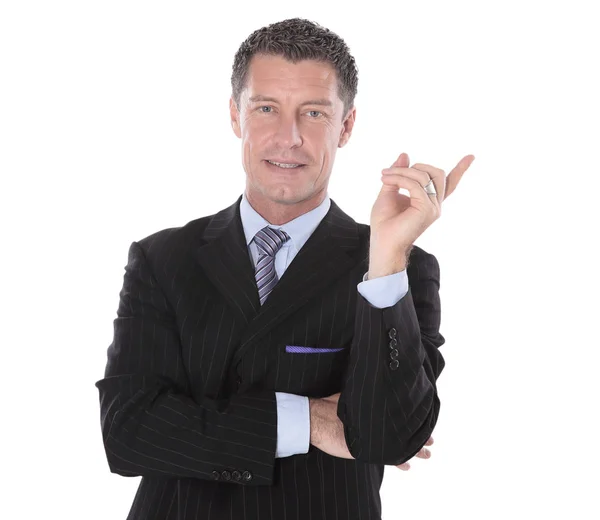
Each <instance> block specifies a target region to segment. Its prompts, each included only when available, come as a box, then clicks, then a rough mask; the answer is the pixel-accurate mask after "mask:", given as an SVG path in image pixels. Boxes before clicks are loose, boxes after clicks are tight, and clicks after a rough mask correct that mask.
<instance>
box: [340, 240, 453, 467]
mask: <svg viewBox="0 0 600 520" xmlns="http://www.w3.org/2000/svg"><path fill="white" fill-rule="evenodd" d="M412 252H413V254H411V256H410V258H409V264H408V266H407V270H408V277H409V289H408V292H407V293H406V294H405V295H404V296H403V297H402V298H401V299H400V300H399V301H398V302H397V303H395V304H394V305H392V306H390V307H384V308H381V309H379V308H377V307H374V306H373V305H371V304H370V303H369V302H368V301H367V300H366V299H365V298H364V297H363V296H362V295H361V294H360V293H359V294H358V295H357V303H356V321H355V330H354V337H353V340H352V344H351V349H350V353H349V360H348V366H347V369H346V373H345V377H344V380H343V382H342V392H341V395H340V398H339V401H338V409H337V415H338V417H339V418H340V420H341V421H342V423H343V425H344V436H345V439H346V444H347V445H348V449H349V451H350V453H351V454H352V456H353V457H354V458H355V459H357V460H359V461H362V462H367V463H371V464H386V465H397V464H401V463H403V462H405V461H407V460H409V459H411V458H412V457H414V456H415V455H416V453H418V452H419V450H420V449H421V448H422V447H423V446H424V445H425V443H426V442H427V440H428V439H429V437H430V436H431V434H432V432H433V429H434V427H435V424H436V422H437V418H438V414H439V409H440V401H439V398H438V395H437V388H436V380H437V378H438V377H439V375H440V373H441V371H442V370H443V368H444V359H443V357H442V355H441V354H440V352H439V351H438V348H439V347H440V346H441V345H443V344H444V342H445V339H444V337H443V336H442V335H441V334H440V332H439V327H440V315H441V309H440V297H439V287H440V274H439V273H440V270H439V264H438V262H437V259H436V258H435V256H433V255H432V254H429V253H427V252H425V251H423V250H422V249H416V248H413V250H412Z"/></svg>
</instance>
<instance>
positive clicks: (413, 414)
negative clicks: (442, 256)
mask: <svg viewBox="0 0 600 520" xmlns="http://www.w3.org/2000/svg"><path fill="white" fill-rule="evenodd" d="M241 199H242V197H241V196H240V197H239V198H238V200H237V202H235V203H234V204H233V205H231V206H230V207H228V208H226V209H224V210H222V211H220V212H218V213H216V214H214V215H211V216H208V217H202V218H199V219H196V220H193V221H191V222H189V223H188V224H186V225H185V226H182V227H179V228H171V229H164V230H162V231H159V232H156V233H154V234H152V235H150V236H148V237H146V238H144V239H142V240H140V241H138V242H133V243H132V244H131V246H130V249H129V256H128V262H127V265H126V267H125V275H124V281H123V288H122V290H121V292H120V300H119V305H118V309H117V318H116V319H115V320H114V338H113V341H112V343H111V345H110V346H109V348H108V352H107V357H108V359H107V365H106V370H105V374H104V378H103V379H101V380H99V381H97V382H96V386H97V388H98V390H99V395H100V410H101V426H102V435H103V440H104V448H105V452H106V457H107V460H108V464H109V467H110V470H111V471H112V472H113V473H117V474H119V475H123V476H141V477H142V479H141V482H140V485H139V487H138V491H137V493H136V495H135V498H134V500H133V504H132V506H131V510H130V512H129V515H128V517H127V518H128V519H131V520H135V519H148V518H153V519H157V520H162V519H173V520H175V519H177V520H183V519H186V520H189V519H210V520H222V519H228V520H233V519H238V518H244V519H246V520H253V519H260V520H281V519H285V520H320V519H336V520H347V519H357V518H361V519H363V520H366V519H371V520H375V519H379V518H381V502H380V496H379V490H380V486H381V482H382V479H383V474H384V465H385V464H399V463H401V462H404V461H406V460H408V459H410V458H411V457H413V456H414V455H415V454H416V453H417V452H418V450H419V449H420V448H421V447H422V446H423V445H424V444H425V442H426V440H427V439H428V438H429V436H430V435H431V432H432V431H433V428H434V426H435V423H436V421H437V417H438V413H439V406H440V403H439V399H438V396H437V391H436V379H437V377H438V376H439V374H440V372H441V371H442V369H443V367H444V360H443V358H442V356H441V354H440V353H439V350H438V348H439V347H440V346H441V345H442V344H443V343H444V338H443V336H442V335H441V334H440V333H439V325H440V300H439V292H438V290H439V266H438V263H437V260H436V259H435V257H434V256H433V255H431V254H429V253H427V252H425V251H423V250H422V249H420V248H419V247H417V246H414V247H413V249H412V251H411V254H410V257H409V263H408V267H407V274H408V279H409V292H408V293H407V294H406V295H405V296H404V297H403V298H402V299H401V300H400V301H399V302H398V303H397V304H395V305H394V306H391V307H386V308H383V309H378V308H375V307H372V306H371V305H370V304H369V303H368V302H367V301H366V300H365V299H364V298H363V297H362V296H361V295H360V293H359V292H358V291H357V284H358V283H360V282H361V281H362V277H363V274H364V273H365V272H366V271H367V270H368V252H369V226H367V225H364V224H358V223H356V222H355V221H354V220H353V219H352V218H351V217H349V216H348V215H346V214H345V213H344V212H343V211H342V210H341V209H340V208H339V207H338V206H337V205H336V204H335V202H334V201H333V200H331V207H330V209H329V211H328V213H327V214H326V216H325V217H324V218H323V220H322V221H321V223H320V224H319V226H318V227H317V228H316V229H315V231H314V232H313V233H312V235H311V236H310V238H309V239H308V241H307V242H306V243H305V244H304V246H303V247H302V248H301V250H300V251H299V252H298V255H297V257H296V258H295V259H294V261H293V262H292V263H291V264H290V265H289V267H288V268H287V269H286V274H285V276H283V277H282V278H281V279H280V280H279V282H278V283H277V285H276V286H275V287H274V288H273V290H272V292H271V294H270V296H269V298H268V299H267V300H266V301H265V303H264V305H262V306H261V305H260V301H259V296H258V292H257V285H256V279H255V277H254V274H255V273H254V268H253V266H252V262H251V259H250V257H249V255H248V249H247V245H246V242H245V237H244V233H243V228H242V224H241V220H240V214H239V204H240V201H241ZM288 346H303V347H309V348H311V349H323V351H322V352H321V353H318V354H315V353H314V352H310V353H306V352H302V351H295V352H290V351H287V350H286V347H288ZM340 349H341V350H340ZM393 351H395V353H394V352H393ZM394 361H398V366H397V368H396V366H395V365H394V364H393V362H394ZM392 367H394V368H392ZM276 391H281V392H288V393H294V394H298V395H305V396H308V397H323V396H328V395H331V394H334V393H336V392H340V391H341V396H340V400H339V405H338V416H339V417H340V419H341V420H342V421H343V423H344V434H345V436H346V442H347V444H348V446H349V448H350V451H351V453H352V455H353V456H354V457H355V458H356V460H346V459H339V458H336V457H331V456H329V455H327V454H325V453H324V452H322V451H320V450H318V449H317V448H315V447H314V446H311V447H310V449H309V451H308V453H306V454H299V455H294V456H290V457H284V458H275V449H276V437H277V415H276V400H275V392H276ZM399 492H401V490H400V491H399Z"/></svg>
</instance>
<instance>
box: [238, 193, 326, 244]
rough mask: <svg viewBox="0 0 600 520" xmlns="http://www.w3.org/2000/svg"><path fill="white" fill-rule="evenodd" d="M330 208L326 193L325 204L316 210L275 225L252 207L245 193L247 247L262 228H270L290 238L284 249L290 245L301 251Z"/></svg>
mask: <svg viewBox="0 0 600 520" xmlns="http://www.w3.org/2000/svg"><path fill="white" fill-rule="evenodd" d="M330 206H331V200H330V198H329V194H328V193H326V194H325V198H324V199H323V202H321V204H319V205H318V206H317V207H316V208H314V209H312V210H310V211H308V212H307V213H304V214H303V215H300V216H298V217H296V218H295V219H293V220H290V221H289V222H286V223H285V224H281V225H274V224H271V223H269V222H268V221H267V220H266V219H265V218H263V217H262V216H261V215H260V214H259V213H258V212H257V211H256V210H255V209H254V208H253V207H252V206H251V205H250V202H249V201H248V199H247V198H246V192H244V194H243V195H242V201H241V202H240V218H241V220H242V226H243V228H244V235H245V236H246V245H248V246H249V245H250V242H252V240H253V239H254V236H255V235H256V233H258V232H259V231H260V230H261V229H262V228H264V227H265V226H270V227H273V228H275V229H283V230H284V231H285V232H286V233H287V234H288V235H289V236H290V240H288V241H287V242H286V243H285V244H284V245H283V247H286V246H287V245H288V244H290V245H293V246H294V247H295V248H296V250H297V251H300V249H301V248H302V246H303V245H304V244H305V243H306V241H307V240H308V239H309V237H310V235H312V233H313V231H314V230H315V229H316V228H317V226H318V225H319V224H320V223H321V220H323V218H324V217H325V215H327V212H328V211H329V208H330Z"/></svg>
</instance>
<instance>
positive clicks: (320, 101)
mask: <svg viewBox="0 0 600 520" xmlns="http://www.w3.org/2000/svg"><path fill="white" fill-rule="evenodd" d="M343 108H344V104H343V103H342V101H341V99H340V98H339V97H338V88H337V77H336V73H335V69H334V68H333V67H332V66H331V65H329V64H325V63H320V62H317V61H314V60H304V61H301V62H298V63H297V64H292V63H290V62H288V61H287V60H285V58H282V57H280V56H264V55H259V56H254V57H253V58H252V61H251V63H250V67H249V71H248V81H247V86H246V88H245V89H244V90H243V91H242V94H241V98H240V108H239V111H238V109H237V108H236V106H235V103H234V101H233V99H231V100H230V111H231V121H232V126H233V130H234V133H235V135H236V136H238V137H239V138H241V139H242V161H243V166H244V170H245V171H246V196H247V197H248V199H249V201H250V202H251V203H253V204H252V205H253V206H254V207H255V209H257V208H256V206H259V207H261V208H267V209H268V210H269V211H275V212H277V209H279V210H281V209H282V208H281V206H282V205H285V206H290V205H293V204H299V203H301V202H302V201H307V202H306V203H305V204H303V205H304V206H313V207H316V205H318V203H320V202H321V201H322V200H323V198H324V196H325V193H326V190H327V184H328V182H329V176H330V174H331V170H332V168H333V162H334V159H335V153H336V151H337V148H338V147H340V148H341V147H342V146H344V145H345V144H346V142H347V141H348V139H349V138H350V134H351V132H352V126H353V124H354V118H355V114H356V109H355V108H354V107H352V109H351V111H350V113H349V114H348V115H346V114H343V113H342V112H343ZM343 116H346V117H345V118H344V120H343V121H342V118H343ZM269 161H272V162H277V163H287V164H290V165H291V164H301V166H298V167H292V168H285V167H281V166H277V165H274V164H271V163H270V162H269ZM310 199H318V203H317V204H314V205H313V204H310ZM313 202H314V201H313ZM311 209H312V208H311Z"/></svg>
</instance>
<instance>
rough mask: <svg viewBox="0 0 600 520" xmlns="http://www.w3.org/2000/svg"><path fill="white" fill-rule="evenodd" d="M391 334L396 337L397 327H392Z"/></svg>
mask: <svg viewBox="0 0 600 520" xmlns="http://www.w3.org/2000/svg"><path fill="white" fill-rule="evenodd" d="M389 336H390V338H395V337H396V329H395V328H394V327H392V328H391V329H390V332H389Z"/></svg>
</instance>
